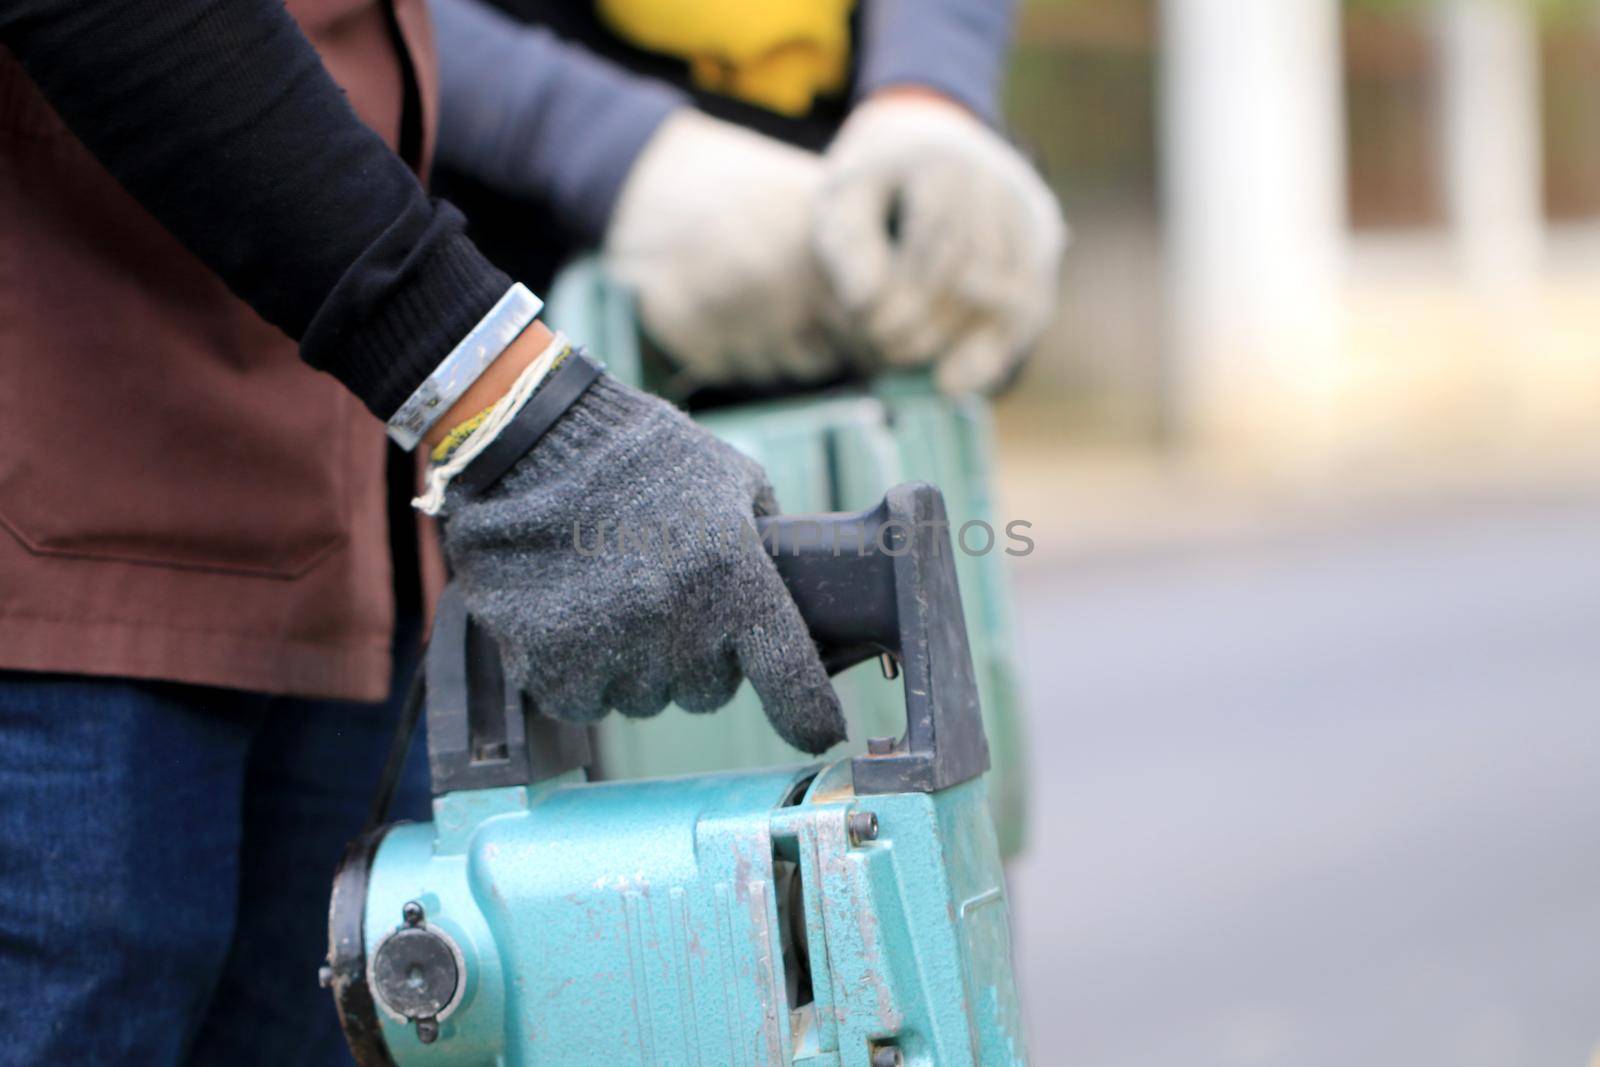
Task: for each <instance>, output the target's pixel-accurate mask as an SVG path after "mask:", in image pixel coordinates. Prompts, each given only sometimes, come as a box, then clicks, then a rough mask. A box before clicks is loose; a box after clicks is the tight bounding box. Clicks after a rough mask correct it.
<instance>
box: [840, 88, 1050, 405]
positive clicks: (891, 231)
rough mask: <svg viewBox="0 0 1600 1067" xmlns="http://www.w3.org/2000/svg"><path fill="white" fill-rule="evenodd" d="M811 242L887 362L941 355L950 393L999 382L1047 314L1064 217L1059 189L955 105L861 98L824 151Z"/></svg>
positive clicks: (851, 315)
mask: <svg viewBox="0 0 1600 1067" xmlns="http://www.w3.org/2000/svg"><path fill="white" fill-rule="evenodd" d="M823 159H824V163H825V165H826V168H827V178H826V182H825V184H824V186H823V189H822V192H821V195H820V196H819V197H818V199H817V206H816V209H815V211H814V213H813V218H812V223H813V234H812V239H813V243H814V245H815V247H816V250H817V256H818V259H819V260H820V262H821V265H822V269H823V273H824V274H825V276H826V277H827V278H828V281H829V283H830V284H831V286H832V289H833V294H834V296H835V297H836V299H837V300H838V302H839V304H840V305H842V307H843V309H844V312H845V314H846V316H847V320H848V322H849V324H850V326H851V328H852V331H853V332H854V333H856V334H858V335H859V336H860V338H861V339H862V340H864V341H865V342H866V344H867V347H868V350H869V355H870V357H871V358H872V359H873V361H874V362H875V363H877V364H879V365H883V364H887V365H889V366H914V365H917V364H921V363H927V362H930V361H933V360H937V361H938V372H937V379H938V383H939V386H940V388H941V389H943V390H944V391H945V392H947V393H963V392H968V391H972V390H983V389H989V388H992V387H993V386H995V385H996V384H998V383H999V382H1001V381H1003V380H1004V379H1005V378H1006V376H1007V374H1008V373H1009V372H1010V370H1011V368H1012V367H1013V366H1014V365H1015V364H1016V362H1017V361H1018V360H1019V359H1021V358H1022V356H1024V355H1025V354H1026V353H1027V351H1028V349H1029V348H1030V347H1031V346H1032V345H1033V343H1034V342H1035V341H1036V340H1038V337H1039V334H1040V333H1041V332H1043V330H1044V328H1045V326H1046V325H1048V324H1049V321H1050V316H1051V314H1052V312H1053V310H1054V307H1055V301H1056V292H1057V286H1058V276H1059V273H1058V272H1059V268H1060V260H1061V252H1062V249H1063V248H1065V246H1066V240H1067V230H1066V224H1065V223H1064V222H1063V221H1062V217H1061V209H1060V207H1059V205H1058V204H1057V203H1056V199H1055V197H1054V195H1052V194H1051V192H1050V189H1049V188H1048V187H1047V186H1046V185H1045V183H1044V182H1043V180H1041V179H1040V177H1039V175H1038V174H1037V173H1036V172H1035V171H1034V169H1033V168H1032V167H1031V166H1030V165H1029V164H1028V162H1027V161H1026V160H1025V159H1024V158H1023V157H1022V156H1021V154H1020V153H1018V152H1017V150H1016V149H1014V148H1013V147H1012V146H1011V145H1009V144H1008V143H1006V141H1005V140H1004V139H1002V138H1001V137H1000V136H999V135H998V134H996V133H995V132H994V131H993V130H991V129H989V128H988V127H987V126H986V125H984V124H983V123H982V122H981V121H979V120H978V119H977V118H976V117H974V116H973V115H971V114H970V113H969V112H967V111H965V110H963V109H961V108H960V107H958V106H957V105H955V104H952V103H949V102H947V101H944V100H940V99H936V98H934V99H930V98H928V97H925V96H922V95H920V94H919V95H910V94H907V95H899V94H896V95H890V96H884V97H879V98H875V99H871V100H868V101H866V102H865V103H863V104H861V105H860V106H859V107H857V108H856V109H855V111H854V112H852V114H851V115H850V118H849V119H848V120H847V121H846V122H845V124H844V128H843V129H842V130H840V132H839V135H838V137H837V138H836V139H835V141H834V143H833V145H832V146H831V147H830V148H829V149H828V152H827V154H826V155H825V156H824V157H823Z"/></svg>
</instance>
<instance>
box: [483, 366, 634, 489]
mask: <svg viewBox="0 0 1600 1067" xmlns="http://www.w3.org/2000/svg"><path fill="white" fill-rule="evenodd" d="M604 370H605V367H603V366H602V365H601V364H599V363H597V362H596V361H594V360H592V359H590V358H589V355H588V353H586V352H585V351H583V349H581V348H580V349H575V350H574V351H573V352H572V354H571V355H569V356H568V357H567V358H566V359H564V360H562V361H561V366H559V367H557V368H556V369H555V370H553V371H551V372H550V376H549V377H548V378H546V379H545V380H544V382H543V384H541V385H540V386H539V389H538V391H536V392H535V393H534V394H533V396H531V397H530V398H529V399H528V402H527V403H526V404H524V405H522V410H521V411H519V412H517V414H516V416H515V417H514V418H513V419H512V420H511V421H510V422H508V423H507V424H506V426H505V429H503V430H501V431H500V433H499V435H498V436H496V437H495V439H494V440H493V441H490V442H489V444H488V446H487V447H485V448H484V450H483V451H482V452H479V453H478V455H477V456H476V457H475V458H474V459H473V461H472V462H471V463H469V464H467V466H466V469H465V470H463V471H462V472H461V473H460V474H458V475H456V476H455V479H454V482H453V484H455V485H458V486H460V487H461V488H462V489H463V490H465V491H466V492H467V493H469V494H471V495H473V496H476V495H478V494H479V493H482V492H483V491H484V490H486V489H488V488H489V487H490V486H492V485H494V483H495V482H498V481H499V480H500V479H501V477H502V476H503V475H504V474H505V473H506V471H508V470H510V469H511V467H512V465H513V464H515V463H516V462H517V460H519V459H521V458H522V457H523V456H525V455H527V454H528V451H529V450H530V449H532V448H533V446H534V445H536V444H538V443H539V438H541V437H543V436H544V435H545V434H546V433H548V432H549V430H550V427H552V426H554V425H555V424H556V420H557V419H559V418H561V416H563V415H565V414H566V413H567V409H568V408H570V407H571V406H572V405H573V404H574V403H575V402H576V401H577V399H578V397H580V396H582V395H583V393H584V390H586V389H588V388H589V386H591V385H593V384H594V380H595V379H596V378H598V377H600V375H601V373H602V372H604Z"/></svg>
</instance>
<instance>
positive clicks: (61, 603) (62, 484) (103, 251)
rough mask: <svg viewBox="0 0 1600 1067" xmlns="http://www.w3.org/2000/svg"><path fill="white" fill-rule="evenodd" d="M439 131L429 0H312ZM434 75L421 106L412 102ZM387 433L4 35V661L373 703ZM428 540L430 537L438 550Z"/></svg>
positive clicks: (304, 16) (392, 113)
mask: <svg viewBox="0 0 1600 1067" xmlns="http://www.w3.org/2000/svg"><path fill="white" fill-rule="evenodd" d="M288 7H289V10H290V12H291V13H292V14H293V15H294V17H295V18H296V19H297V20H298V22H299V23H300V26H301V28H302V29H303V30H304V31H305V32H306V34H307V36H309V37H310V38H311V40H312V42H313V43H314V44H315V45H316V46H317V48H318V50H319V51H320V52H321V55H322V59H323V62H324V63H325V64H326V65H327V67H328V70H329V71H330V73H332V75H333V77H334V79H335V80H336V81H338V82H339V83H340V85H341V86H343V87H344V89H345V90H346V92H347V93H348V94H349V99H350V102H351V104H352V105H353V106H354V107H355V109H356V111H357V113H358V114H360V116H361V117H362V119H363V120H365V121H366V122H367V124H368V125H370V126H371V127H372V128H373V129H375V130H376V131H378V132H379V133H380V134H382V135H383V136H384V137H385V138H387V139H388V141H389V143H390V144H391V145H392V146H395V145H398V144H399V143H400V134H401V129H402V125H403V124H405V123H411V122H418V121H420V128H421V130H422V131H423V136H422V138H421V148H420V151H419V152H417V153H416V154H417V156H418V158H415V159H410V160H408V162H410V163H411V164H412V165H413V166H414V167H415V168H416V169H417V171H418V172H419V173H423V172H424V171H425V169H426V165H427V155H428V152H429V151H430V146H431V144H432V127H433V119H434V111H435V108H434V103H433V102H434V100H435V88H436V86H435V78H434V64H433V51H432V47H433V46H432V40H431V34H430V31H429V27H428V17H427V10H426V7H425V3H424V0H289V2H288ZM407 79H415V82H416V85H417V88H418V90H419V91H418V92H417V93H416V97H417V98H419V99H420V100H421V101H422V112H423V113H422V114H421V115H420V116H407V115H404V114H403V113H402V112H403V108H404V103H403V101H404V100H405V98H406V92H405V88H406V83H407ZM384 486H385V479H384V434H383V429H382V427H381V426H380V425H379V423H378V422H377V420H376V419H374V418H373V417H372V416H371V415H370V414H369V413H367V411H366V410H365V409H364V408H363V407H362V406H361V404H360V402H358V401H357V400H356V399H355V398H354V397H353V396H351V395H349V394H348V393H347V392H345V390H344V388H343V387H342V386H340V385H339V384H338V383H337V382H335V381H334V380H333V379H332V378H331V377H328V376H326V375H323V374H319V373H317V372H316V371H313V370H311V369H309V368H308V367H306V366H305V365H304V364H302V363H301V362H300V359H299V357H298V354H297V352H296V347H295V345H294V344H293V343H292V342H290V341H289V340H288V339H287V338H286V337H284V336H283V335H282V334H281V333H280V332H278V331H277V330H276V329H275V328H273V327H271V326H269V325H267V324H266V323H264V322H262V321H261V319H259V318H258V317H257V316H256V315H255V314H254V313H253V312H252V311H251V310H250V309H249V308H248V307H246V306H245V305H244V304H243V303H241V302H240V301H238V300H237V299H235V298H234V297H233V296H231V295H230V294H229V293H228V292H227V290H226V289H225V288H224V287H223V285H222V283H221V282H220V281H218V280H217V279H216V278H215V277H213V276H212V275H211V274H210V273H209V272H208V271H207V270H206V269H205V268H204V267H203V266H202V265H201V264H200V263H199V262H198V261H197V260H196V259H194V258H193V257H192V256H190V255H189V254H188V253H187V252H186V251H185V250H184V249H183V248H182V247H180V246H179V245H178V244H177V243H176V242H175V241H174V240H173V239H172V238H171V237H170V236H169V235H168V234H167V233H166V232H165V231H164V230H162V229H161V227H160V226H159V225H158V224H157V223H156V222H155V221H154V220H153V219H152V218H151V217H150V216H149V215H147V214H146V213H145V212H144V211H143V209H141V208H140V207H139V206H138V205H137V204H136V203H134V201H133V200H132V199H131V198H130V197H129V196H128V195H127V194H126V193H124V192H123V191H122V190H121V188H119V187H118V186H117V184H116V183H115V182H114V181H113V179H112V178H111V177H110V175H109V174H107V173H106V172H105V171H104V170H103V169H102V168H101V167H100V166H99V164H97V163H96V162H95V161H94V160H93V159H92V158H91V157H90V156H89V154H88V152H87V151H86V150H85V149H84V147H83V146H82V145H81V144H79V143H78V141H77V140H76V139H75V138H74V137H73V136H72V135H71V134H70V133H68V132H67V131H66V129H65V128H64V127H63V126H62V124H61V122H60V120H59V119H58V118H57V117H56V115H55V113H54V112H53V111H51V109H50V107H49V106H48V105H47V104H46V103H45V102H44V100H43V99H42V98H41V97H40V96H39V94H38V92H37V91H36V90H35V88H34V87H33V84H32V83H31V82H30V81H29V80H28V78H27V76H26V75H25V74H24V73H23V71H22V69H21V67H20V66H19V64H17V62H16V61H15V60H14V59H13V58H12V57H10V56H9V55H7V54H6V53H5V52H4V51H3V50H0V669H19V670H29V671H62V672H72V673H81V674H96V675H116V676H123V677H133V678H160V679H168V680H173V681H181V682H191V683H197V684H202V685H218V686H229V687H235V688H243V689H250V690H256V691H261V692H270V693H288V694H295V695H302V696H329V697H342V698H350V699H362V700H373V699H378V698H380V697H382V696H383V695H384V694H385V693H386V692H387V691H388V687H389V680H390V679H389V673H390V662H389V660H390V652H389V643H390V634H391V630H392V629H393V624H394V604H393V594H392V592H391V586H392V582H391V563H390V555H389V545H388V531H387V528H386V518H385V500H384V492H385V490H384ZM425 554H426V553H425Z"/></svg>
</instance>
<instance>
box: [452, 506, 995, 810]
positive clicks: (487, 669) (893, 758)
mask: <svg viewBox="0 0 1600 1067" xmlns="http://www.w3.org/2000/svg"><path fill="white" fill-rule="evenodd" d="M757 527H758V530H759V532H760V533H761V536H762V539H763V542H764V543H765V544H766V546H767V549H768V552H769V553H770V554H771V555H772V557H773V562H774V563H775V564H776V565H777V568H778V572H779V574H780V575H781V576H782V577H783V581H784V584H785V586H786V587H787V588H788V590H789V593H790V595H792V596H793V597H794V600H795V603H796V605H797V606H798V607H799V608H800V614H801V616H802V617H803V618H804V619H805V621H806V625H807V627H808V628H809V629H810V631H811V634H812V636H813V638H814V639H815V640H816V641H817V643H818V645H819V647H820V649H821V652H822V656H823V662H824V663H825V664H826V665H827V667H828V670H829V671H830V673H837V672H838V671H841V670H844V669H845V668H846V667H849V666H852V665H854V664H856V663H860V662H862V661H863V660H866V659H870V658H872V657H874V656H877V655H880V654H881V653H884V652H887V653H889V654H891V655H893V656H894V657H895V659H896V660H897V661H898V663H899V666H900V673H901V676H902V678H903V679H904V682H905V696H906V733H905V736H904V737H902V738H900V739H899V740H898V741H897V743H896V745H895V746H894V748H893V750H892V751H889V752H884V753H880V754H875V755H866V756H858V757H856V759H855V761H854V764H853V771H854V777H855V788H856V792H857V793H860V794H869V793H903V792H933V791H936V790H939V789H944V788H946V787H948V786H952V785H956V784H959V783H961V782H964V781H967V780H968V779H971V778H975V777H977V776H978V775H980V774H982V773H983V772H984V771H985V770H987V769H988V766H989V748H988V743H987V741H986V740H985V738H984V734H983V720H982V718H981V715H980V713H979V707H978V689H977V684H976V682H975V681H974V677H973V665H972V652H971V649H970V648H969V647H968V644H967V628H966V623H965V619H964V616H963V615H962V611H961V593H960V590H959V589H958V587H957V584H956V572H955V556H954V551H953V548H952V543H951V539H950V531H949V522H948V520H947V519H946V516H945V509H944V498H943V497H942V496H941V495H940V493H939V490H938V489H936V488H935V487H933V486H931V485H927V484H908V485H900V486H896V487H895V488H893V489H891V490H890V491H889V493H888V494H887V495H886V496H885V497H884V499H883V502H882V503H880V504H879V505H878V506H877V507H875V508H870V509H868V510H867V511H862V512H851V513H833V514H824V515H785V516H778V517H774V518H768V519H761V520H758V522H757ZM426 670H427V715H428V761H429V766H430V769H431V771H432V775H433V791H434V794H435V795H436V796H437V795H440V794H442V793H447V792H451V791H454V790H458V789H484V788H492V787H496V786H504V785H518V784H524V783H527V782H529V781H539V780H542V779H544V778H548V777H551V776H553V775H556V774H560V773H562V772H564V771H567V770H571V769H574V768H576V767H581V766H584V765H585V764H586V763H587V762H588V759H589V750H588V744H587V731H586V730H585V729H583V728H582V727H579V726H574V725H571V724H568V723H563V722H557V721H556V720H553V719H547V718H545V717H543V716H540V715H528V714H527V713H526V710H525V709H524V707H523V702H522V699H521V694H520V693H518V692H516V691H515V688H514V687H513V686H510V685H509V684H507V681H506V679H505V677H504V675H503V674H502V672H501V670H500V664H499V656H498V654H497V653H496V652H495V649H494V646H493V643H492V642H491V641H490V639H489V637H488V635H487V634H485V633H484V632H483V631H482V630H481V629H480V628H479V627H477V626H476V625H475V624H474V623H473V622H472V620H471V619H469V618H468V617H467V614H466V612H465V610H464V608H463V606H462V603H461V598H460V596H459V593H458V591H457V590H456V589H454V588H453V587H447V588H446V590H445V594H444V596H443V598H442V599H441V601H440V604H439V609H438V611H437V613H436V614H435V618H434V628H433V640H432V641H431V643H430V645H429V648H428V653H427V660H426Z"/></svg>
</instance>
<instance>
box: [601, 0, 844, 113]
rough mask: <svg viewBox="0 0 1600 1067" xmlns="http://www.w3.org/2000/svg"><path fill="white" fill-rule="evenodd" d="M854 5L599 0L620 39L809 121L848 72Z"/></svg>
mask: <svg viewBox="0 0 1600 1067" xmlns="http://www.w3.org/2000/svg"><path fill="white" fill-rule="evenodd" d="M854 5H855V0H596V3H595V6H596V8H597V9H598V11H599V13H600V17H601V18H602V19H604V20H605V22H606V23H607V24H608V25H609V26H610V27H611V29H612V31H613V32H615V33H616V34H617V35H618V36H619V37H622V38H623V39H625V40H627V41H630V42H632V43H633V44H636V45H638V46H639V47H641V48H645V49H648V50H650V51H652V52H661V53H664V54H666V55H669V56H676V57H677V58H679V59H684V60H687V61H688V63H689V73H690V77H691V78H692V79H693V80H694V84H695V85H696V86H697V87H698V88H701V89H705V90H708V91H710V92H715V93H722V94H723V95H725V96H732V97H736V98H738V99H740V100H745V101H748V102H749V103H752V104H758V105H760V106H761V107H764V108H767V109H768V110H770V111H776V112H778V113H779V114H781V115H804V114H805V113H806V112H808V111H810V110H811V106H812V104H813V103H814V102H815V101H816V98H817V97H818V96H826V95H828V94H831V93H837V92H839V91H840V90H841V89H843V88H844V86H845V81H846V80H847V78H848V77H849V72H850V9H851V8H852V7H853V6H854Z"/></svg>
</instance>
